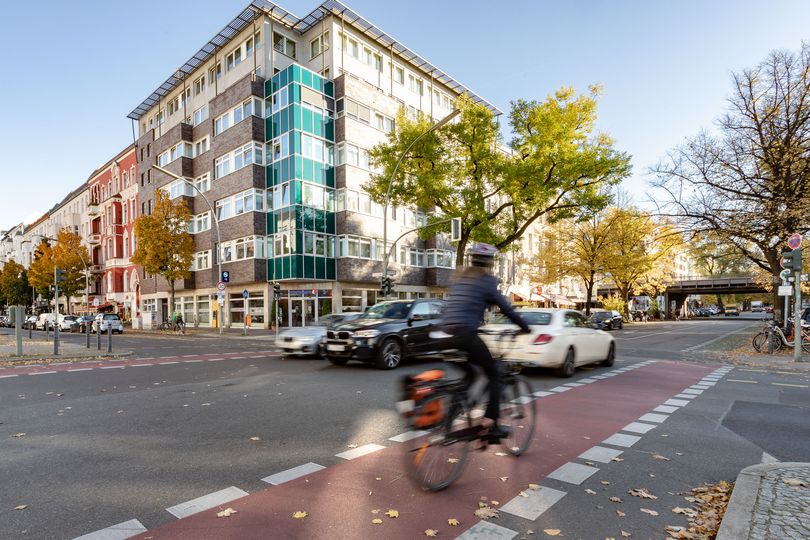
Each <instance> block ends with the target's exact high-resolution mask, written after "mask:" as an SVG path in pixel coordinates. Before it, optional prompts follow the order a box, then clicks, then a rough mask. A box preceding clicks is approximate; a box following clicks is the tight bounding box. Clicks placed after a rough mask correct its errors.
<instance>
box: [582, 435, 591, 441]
mask: <svg viewBox="0 0 810 540" xmlns="http://www.w3.org/2000/svg"><path fill="white" fill-rule="evenodd" d="M582 438H583V439H587V440H589V441H590V440H591V438H590V437H586V436H585V435H583V436H582Z"/></svg>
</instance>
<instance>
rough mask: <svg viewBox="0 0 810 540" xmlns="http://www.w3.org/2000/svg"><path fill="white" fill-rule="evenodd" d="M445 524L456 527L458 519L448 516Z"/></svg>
mask: <svg viewBox="0 0 810 540" xmlns="http://www.w3.org/2000/svg"><path fill="white" fill-rule="evenodd" d="M447 524H448V525H450V526H452V527H458V526H459V521H458V520H457V519H456V518H450V519H448V520H447Z"/></svg>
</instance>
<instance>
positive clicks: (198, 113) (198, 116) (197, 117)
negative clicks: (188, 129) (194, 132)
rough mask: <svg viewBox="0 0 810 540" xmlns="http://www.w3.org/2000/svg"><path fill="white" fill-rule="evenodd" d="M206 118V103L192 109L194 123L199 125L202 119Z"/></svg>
mask: <svg viewBox="0 0 810 540" xmlns="http://www.w3.org/2000/svg"><path fill="white" fill-rule="evenodd" d="M207 118H208V104H205V105H203V106H202V107H200V108H199V109H197V110H195V111H194V125H195V126H198V125H200V124H201V123H202V122H203V121H204V120H206V119H207Z"/></svg>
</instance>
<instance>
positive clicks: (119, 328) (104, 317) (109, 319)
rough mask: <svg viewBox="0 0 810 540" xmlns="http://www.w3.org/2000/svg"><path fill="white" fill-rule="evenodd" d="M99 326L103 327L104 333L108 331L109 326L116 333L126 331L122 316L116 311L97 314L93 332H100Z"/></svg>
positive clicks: (102, 331)
mask: <svg viewBox="0 0 810 540" xmlns="http://www.w3.org/2000/svg"><path fill="white" fill-rule="evenodd" d="M99 328H101V333H102V334H105V333H107V329H108V328H111V329H112V331H113V332H114V333H116V334H123V333H124V323H123V322H122V321H121V317H119V316H118V315H116V314H115V313H103V314H102V313H99V314H98V315H96V318H95V320H94V321H93V332H98V331H99Z"/></svg>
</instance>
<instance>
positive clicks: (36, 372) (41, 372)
mask: <svg viewBox="0 0 810 540" xmlns="http://www.w3.org/2000/svg"><path fill="white" fill-rule="evenodd" d="M49 373H56V371H35V372H33V373H29V375H47V374H49Z"/></svg>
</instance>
